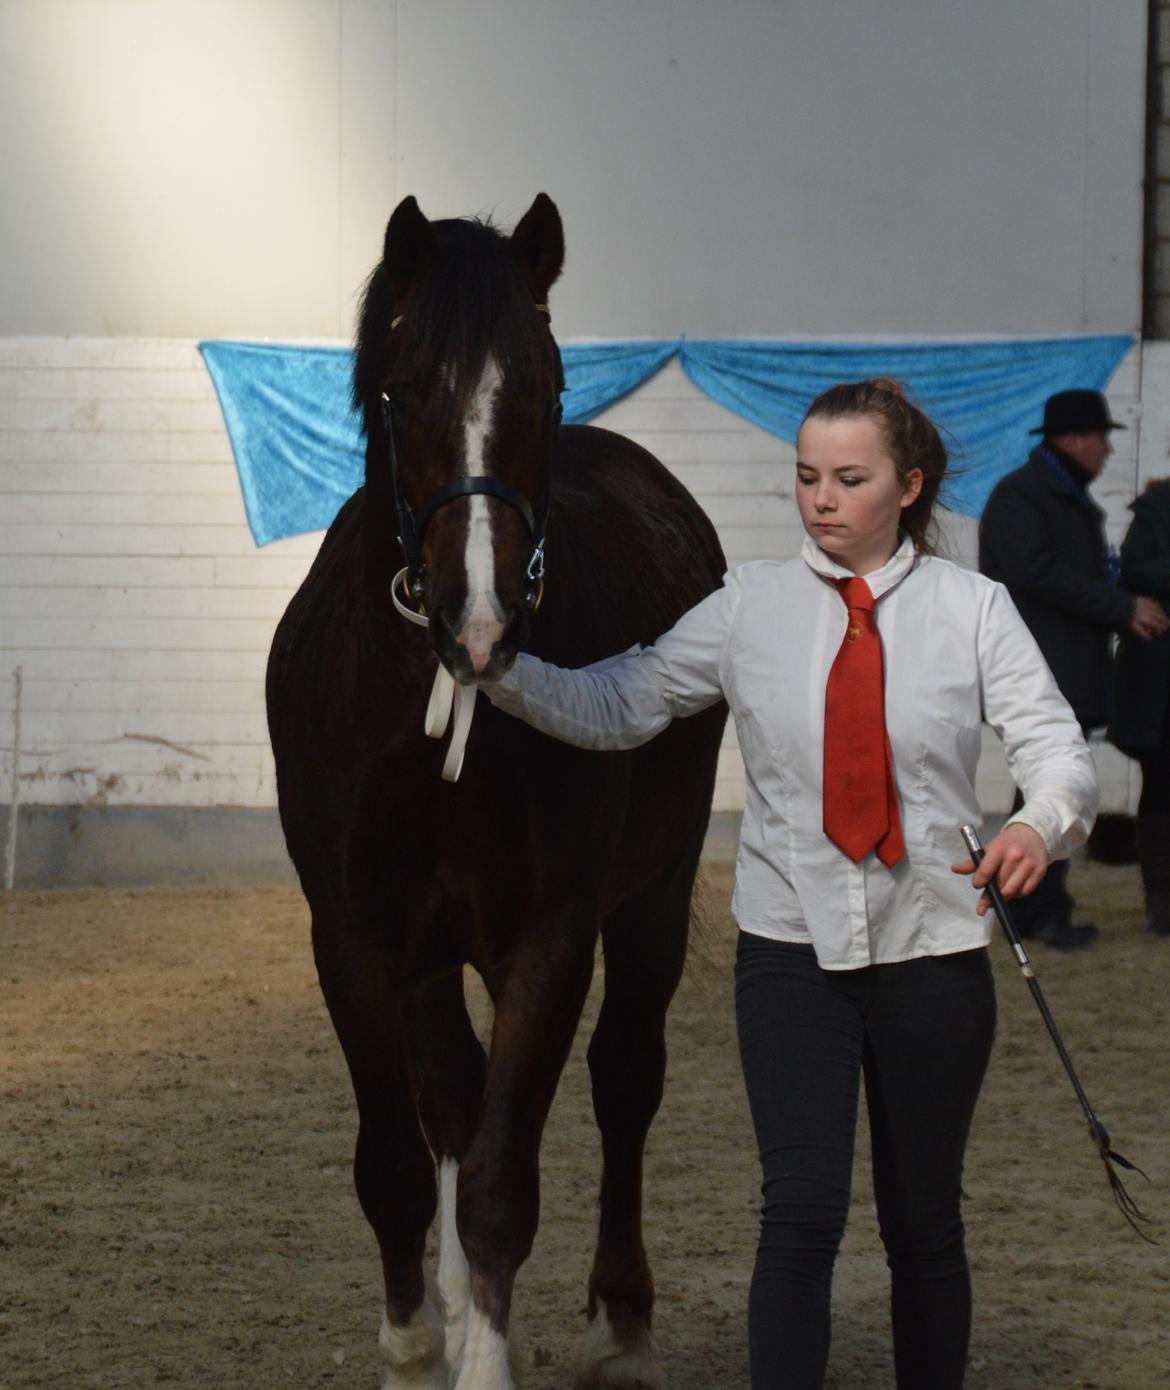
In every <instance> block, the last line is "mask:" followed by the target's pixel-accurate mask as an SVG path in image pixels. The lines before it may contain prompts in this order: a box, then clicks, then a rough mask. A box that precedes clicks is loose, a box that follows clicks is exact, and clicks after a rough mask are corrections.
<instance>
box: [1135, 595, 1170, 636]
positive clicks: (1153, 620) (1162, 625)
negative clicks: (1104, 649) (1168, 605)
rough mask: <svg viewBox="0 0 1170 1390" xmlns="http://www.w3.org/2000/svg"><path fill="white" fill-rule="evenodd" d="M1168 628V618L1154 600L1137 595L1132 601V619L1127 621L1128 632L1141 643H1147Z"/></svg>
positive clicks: (1169, 622)
mask: <svg viewBox="0 0 1170 1390" xmlns="http://www.w3.org/2000/svg"><path fill="white" fill-rule="evenodd" d="M1167 628H1170V617H1168V616H1167V614H1166V610H1165V609H1164V608H1163V607H1162V605H1161V604H1160V603H1159V602H1158V600H1157V599H1156V598H1148V597H1147V596H1146V595H1145V594H1139V595H1138V596H1137V598H1136V599H1135V600H1134V607H1133V617H1132V618H1130V620H1129V630H1130V632H1132V633H1133V635H1134V636H1135V637H1140V638H1141V640H1142V641H1143V642H1149V641H1151V640H1152V639H1153V638H1155V637H1158V636H1160V635H1161V634H1162V633H1163V632H1165V631H1166V629H1167Z"/></svg>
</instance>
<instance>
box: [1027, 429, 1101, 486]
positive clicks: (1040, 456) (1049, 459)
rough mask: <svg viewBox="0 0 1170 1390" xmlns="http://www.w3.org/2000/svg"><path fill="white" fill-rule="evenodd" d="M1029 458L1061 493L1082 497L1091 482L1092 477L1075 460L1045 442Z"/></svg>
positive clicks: (1038, 445) (1037, 446)
mask: <svg viewBox="0 0 1170 1390" xmlns="http://www.w3.org/2000/svg"><path fill="white" fill-rule="evenodd" d="M1029 457H1030V458H1031V459H1033V460H1034V461H1035V462H1037V463H1039V464H1040V466H1041V467H1042V468H1043V469H1044V471H1045V473H1046V474H1047V475H1048V477H1049V478H1050V479H1051V480H1052V481H1053V482H1055V483H1056V484H1057V485H1058V489H1059V491H1061V492H1071V493H1073V494H1074V495H1077V496H1081V497H1084V496H1085V494H1086V489H1087V488H1088V486H1089V484H1090V483H1091V482H1092V481H1093V475H1092V474H1091V473H1089V472H1088V471H1087V470H1086V469H1084V468H1082V467H1081V465H1080V464H1079V463H1078V462H1077V461H1076V459H1071V458H1069V456H1068V455H1067V454H1066V453H1063V452H1062V451H1061V450H1060V449H1057V448H1055V447H1054V446H1053V445H1052V444H1050V443H1049V442H1048V441H1047V440H1045V441H1044V442H1043V443H1042V444H1037V445H1036V447H1035V448H1034V449H1033V450H1032V452H1031V454H1030V455H1029Z"/></svg>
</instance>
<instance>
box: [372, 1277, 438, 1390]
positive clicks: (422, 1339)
mask: <svg viewBox="0 0 1170 1390" xmlns="http://www.w3.org/2000/svg"><path fill="white" fill-rule="evenodd" d="M441 1343H442V1325H441V1323H440V1320H439V1315H438V1312H437V1311H436V1309H435V1307H434V1305H433V1304H432V1303H431V1301H430V1299H429V1298H424V1299H423V1302H422V1307H421V1308H419V1310H418V1312H417V1313H415V1315H414V1317H413V1318H412V1319H411V1320H410V1322H408V1323H407V1324H406V1325H405V1326H404V1327H396V1326H394V1325H393V1324H392V1323H391V1321H390V1319H389V1318H388V1317H387V1316H386V1314H385V1313H383V1314H382V1327H381V1330H380V1331H379V1333H378V1346H379V1348H380V1349H381V1352H382V1358H383V1360H384V1361H385V1362H386V1379H385V1380H384V1381H383V1382H382V1390H447V1386H448V1384H449V1379H448V1376H447V1367H446V1364H445V1363H444V1361H443V1358H442V1356H440V1354H439V1347H440V1345H441Z"/></svg>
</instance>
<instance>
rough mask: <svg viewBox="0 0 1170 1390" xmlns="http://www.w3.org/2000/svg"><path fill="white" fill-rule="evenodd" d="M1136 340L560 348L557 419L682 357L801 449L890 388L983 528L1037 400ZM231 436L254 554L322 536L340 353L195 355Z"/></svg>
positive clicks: (338, 500)
mask: <svg viewBox="0 0 1170 1390" xmlns="http://www.w3.org/2000/svg"><path fill="white" fill-rule="evenodd" d="M1132 341H1133V340H1132V338H1129V337H1127V336H1122V335H1113V336H1105V337H1091V338H1048V339H1020V340H1012V341H1007V342H973V343H865V344H856V345H855V344H839V343H836V344H835V343H819V344H818V343H786V342H766V341H765V342H750V341H746V340H738V339H728V340H716V341H706V342H704V341H691V340H689V339H673V340H665V341H652V342H621V343H568V344H564V345H562V347H561V355H562V357H563V359H564V364H565V381H566V385H567V387H568V391H567V394H566V396H565V401H564V403H565V419H566V420H567V421H569V422H570V423H574V422H575V423H580V422H582V421H585V420H589V419H592V417H593V416H595V415H597V414H599V413H600V412H601V411H602V410H604V409H605V408H606V407H607V406H609V405H612V404H613V402H614V401H616V400H619V399H620V398H621V397H622V396H624V395H626V394H627V393H628V392H629V391H631V390H633V389H634V388H635V387H636V386H639V385H640V384H641V383H642V382H643V381H645V380H647V379H648V378H649V377H651V376H653V375H654V373H655V372H656V371H658V370H659V368H660V367H661V366H662V365H663V364H664V363H665V362H666V361H668V360H669V359H670V358H671V357H672V356H673V355H674V354H675V353H676V352H677V353H678V354H679V358H680V361H681V363H682V366H683V369H684V371H685V372H686V374H687V376H688V377H689V378H690V379H691V381H693V382H694V384H695V385H696V386H697V387H698V388H699V389H700V390H701V391H704V392H705V393H706V394H707V395H709V396H711V397H712V398H713V399H714V400H716V401H718V402H719V403H720V404H721V405H724V406H726V407H727V408H728V409H729V410H732V411H734V412H735V413H736V414H737V415H740V416H742V417H743V418H745V419H747V420H751V421H753V422H754V423H755V424H757V425H760V426H761V427H762V428H764V429H766V430H768V431H770V432H771V433H773V434H776V435H778V436H780V437H781V438H783V439H787V440H790V441H792V440H795V438H796V431H797V429H798V428H799V425H800V421H801V419H802V418H803V416H804V412H805V410H806V408H807V407H808V404H809V402H810V401H811V400H812V399H813V397H814V396H816V395H817V394H818V393H819V392H820V391H822V390H824V389H825V388H826V387H827V386H831V385H833V384H835V383H836V382H839V381H859V380H861V379H863V378H865V377H869V376H875V375H885V376H894V377H897V378H898V379H900V380H902V381H905V382H907V383H908V384H909V386H910V387H911V388H912V390H913V392H914V394H915V396H916V398H917V400H918V401H919V403H920V404H921V405H922V407H923V409H924V410H926V412H927V413H928V414H929V415H931V416H932V417H933V418H934V419H935V420H937V421H938V422H939V423H940V424H941V425H942V426H944V428H945V429H946V430H947V431H948V435H949V440H948V442H949V444H950V446H951V450H952V454H953V456H954V458H955V462H956V464H957V465H958V467H957V472H956V476H955V478H954V479H953V480H952V481H951V482H950V483H949V485H948V488H947V491H946V494H945V501H946V502H947V505H949V506H951V507H953V508H955V509H956V510H959V511H962V512H966V513H967V514H968V515H971V516H978V515H979V513H980V511H981V510H982V508H983V503H984V502H985V501H986V499H987V494H988V493H989V492H990V491H991V488H992V486H993V485H994V483H995V481H996V479H997V478H999V477H1001V476H1002V475H1003V474H1004V473H1006V472H1008V471H1009V470H1010V469H1012V468H1014V467H1016V466H1018V465H1019V464H1020V463H1022V462H1023V460H1024V458H1025V456H1026V453H1027V450H1028V448H1029V445H1030V443H1031V442H1032V441H1031V440H1029V437H1028V430H1029V429H1030V428H1031V427H1032V426H1033V425H1037V424H1039V423H1040V419H1041V416H1042V414H1043V405H1044V400H1045V398H1046V397H1047V396H1049V395H1051V394H1052V393H1053V392H1054V391H1060V390H1063V389H1065V388H1066V387H1070V386H1086V387H1091V388H1094V389H1097V390H1103V389H1104V387H1105V386H1106V384H1107V383H1108V381H1109V379H1110V377H1111V376H1112V375H1113V373H1114V371H1115V370H1116V368H1117V365H1118V363H1119V362H1120V361H1121V359H1122V358H1123V357H1124V356H1125V353H1126V352H1127V351H1128V349H1129V347H1130V344H1131V343H1132ZM200 351H201V352H202V353H203V358H204V361H205V362H206V363H207V369H208V371H209V372H210V374H211V379H212V381H213V382H214V384H215V389H216V392H217V394H218V396H219V401H220V406H221V408H222V410H223V415H224V420H225V422H226V424H227V430H228V436H229V438H230V440H231V444H232V451H233V453H234V455H235V459H236V466H237V469H238V471H239V475H240V485H241V488H242V491H243V494H244V505H245V508H246V510H247V514H248V524H249V525H250V526H251V528H252V535H253V536H254V537H255V540H256V543H257V544H258V545H264V544H266V543H267V542H268V541H273V540H279V539H280V538H281V537H284V536H293V535H297V534H299V533H300V532H302V531H316V530H321V529H323V528H324V527H326V526H328V525H329V523H330V522H331V521H332V520H333V518H334V516H335V515H336V514H337V510H338V508H339V507H340V506H341V504H342V502H344V501H345V499H346V498H347V497H348V496H349V495H350V494H351V493H352V492H353V490H354V489H355V488H356V487H357V486H358V485H359V484H360V483H361V481H362V475H363V470H364V449H363V444H362V438H361V421H360V419H359V417H358V415H357V414H356V413H355V412H354V411H353V409H352V407H351V405H350V399H349V396H350V377H351V372H352V365H353V355H352V352H351V351H350V350H349V349H348V348H305V347H287V346H282V345H271V344H260V343H228V342H205V343H201V344H200Z"/></svg>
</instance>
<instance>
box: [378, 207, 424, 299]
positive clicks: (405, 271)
mask: <svg viewBox="0 0 1170 1390" xmlns="http://www.w3.org/2000/svg"><path fill="white" fill-rule="evenodd" d="M434 245H435V233H434V229H433V228H432V227H431V224H430V223H429V222H428V221H427V219H426V217H425V216H424V215H423V212H422V209H421V208H420V207H419V205H418V203H417V202H415V200H414V198H413V196H412V197H409V198H403V200H402V202H400V203H399V204H398V206H397V207H396V208H395V209H394V211H393V212H392V213H391V215H390V221H389V222H387V223H386V240H385V242H384V243H383V246H382V269H383V270H384V271H385V272H386V276H387V278H388V279H389V281H390V292H391V293H392V294H393V296H394V298H395V300H398V299H401V298H402V297H403V295H404V294H405V293H406V292H407V290H409V289H410V288H411V286H413V285H415V284H417V283H418V281H419V280H420V279H421V278H422V276H423V274H424V273H425V271H426V268H427V266H428V265H429V264H430V259H431V252H432V250H433V249H434Z"/></svg>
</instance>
